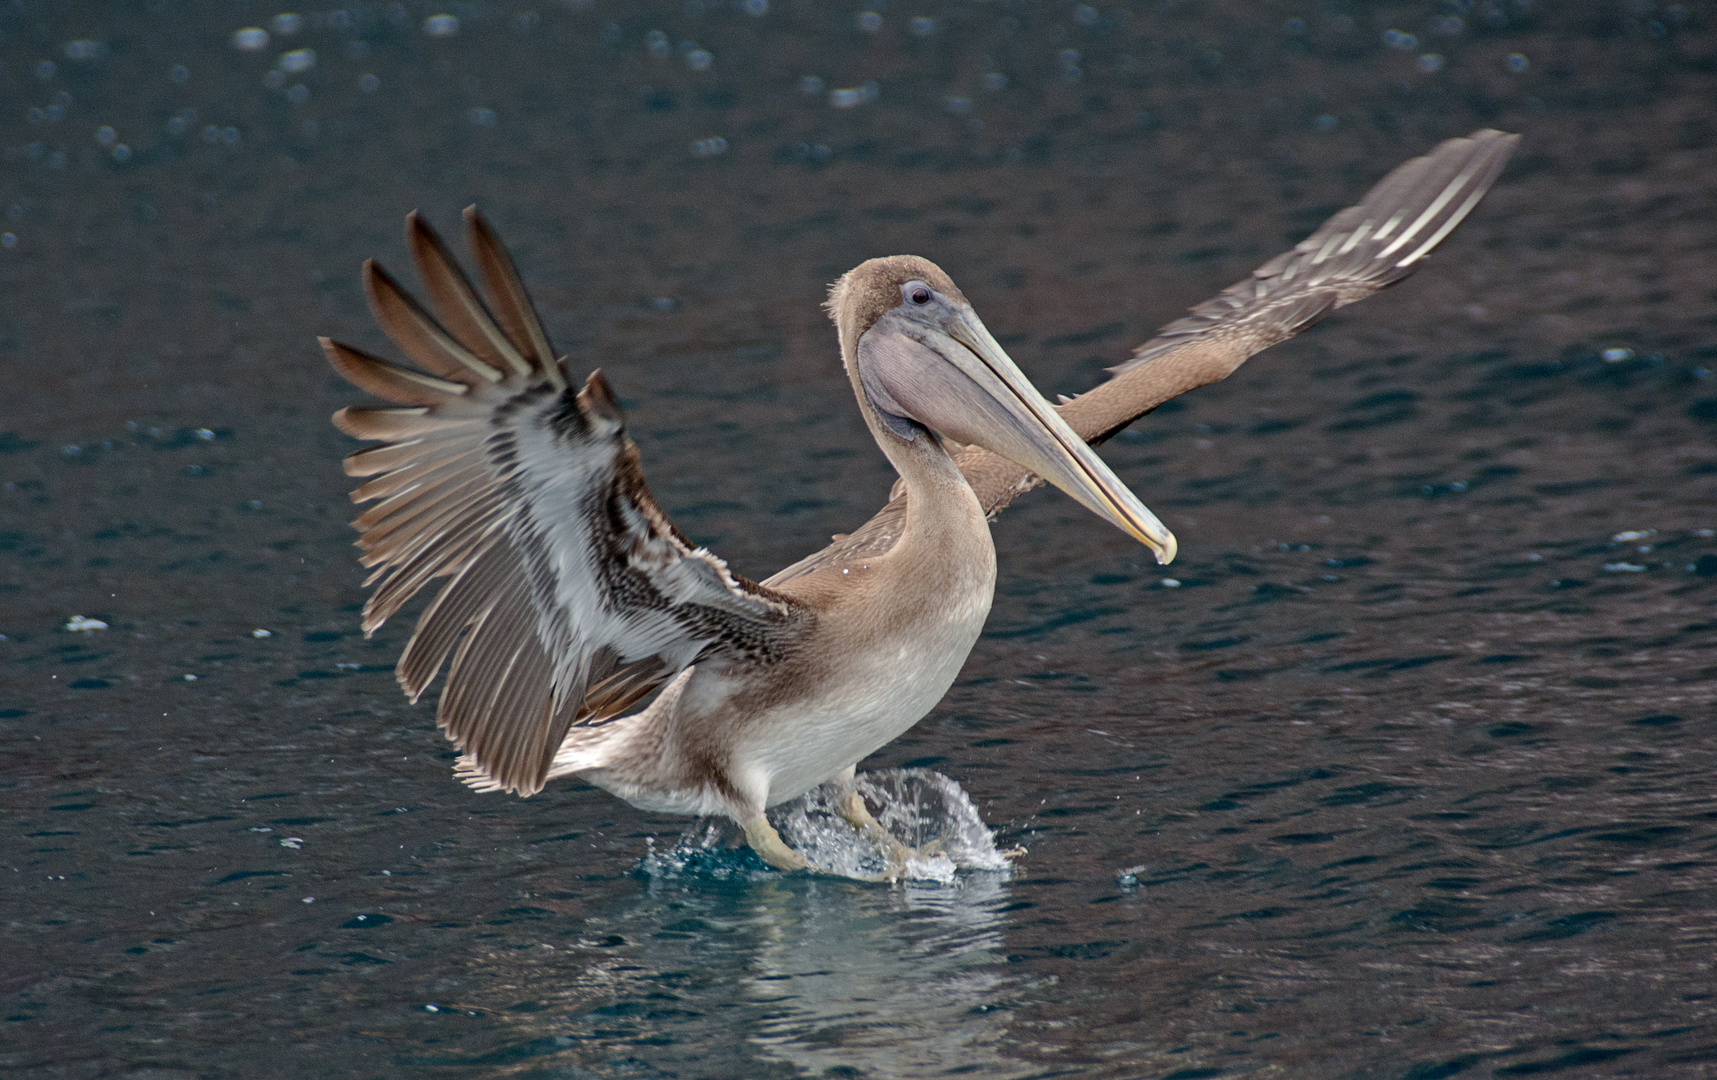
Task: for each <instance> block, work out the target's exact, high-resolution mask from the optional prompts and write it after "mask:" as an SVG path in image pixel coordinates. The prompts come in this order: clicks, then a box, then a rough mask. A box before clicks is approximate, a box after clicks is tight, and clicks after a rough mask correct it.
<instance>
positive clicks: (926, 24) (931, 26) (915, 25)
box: [906, 15, 937, 38]
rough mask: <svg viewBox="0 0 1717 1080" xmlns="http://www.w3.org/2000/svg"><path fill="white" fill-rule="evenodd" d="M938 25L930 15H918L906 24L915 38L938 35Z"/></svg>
mask: <svg viewBox="0 0 1717 1080" xmlns="http://www.w3.org/2000/svg"><path fill="white" fill-rule="evenodd" d="M936 25H937V24H936V20H935V19H932V18H930V17H929V16H928V15H918V16H914V17H913V19H912V21H911V22H909V23H907V24H906V28H907V29H908V30H909V31H911V33H912V36H913V37H921V38H927V37H931V36H932V35H934V34H935V33H936Z"/></svg>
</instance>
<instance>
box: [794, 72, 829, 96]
mask: <svg viewBox="0 0 1717 1080" xmlns="http://www.w3.org/2000/svg"><path fill="white" fill-rule="evenodd" d="M824 85H825V84H824V82H823V80H822V79H819V78H817V76H815V75H806V76H804V77H803V78H801V79H800V80H799V93H801V94H806V95H809V96H811V97H816V96H817V95H818V94H821V93H822V92H823V87H824Z"/></svg>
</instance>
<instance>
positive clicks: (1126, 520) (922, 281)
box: [829, 255, 1175, 563]
mask: <svg viewBox="0 0 1717 1080" xmlns="http://www.w3.org/2000/svg"><path fill="white" fill-rule="evenodd" d="M829 313H830V315H831V317H833V319H834V321H835V326H836V328H837V330H838V331H839V333H840V338H841V356H842V357H843V359H844V360H845V362H846V365H847V372H848V374H849V375H850V376H851V377H852V380H853V384H854V388H855V390H856V391H857V393H858V395H859V399H860V401H861V403H862V404H863V405H864V406H865V408H866V411H867V412H868V413H870V414H871V415H872V418H873V425H872V426H873V427H874V428H875V429H876V431H877V433H878V438H879V439H895V440H899V441H900V442H903V443H908V444H911V443H915V442H917V441H918V440H920V439H923V440H932V441H933V440H935V439H937V437H943V438H947V439H952V440H954V441H955V442H959V443H969V444H974V445H977V446H981V447H983V448H985V449H986V450H989V451H991V452H993V453H996V454H1000V455H1001V456H1002V457H1005V458H1007V459H1008V460H1009V461H1012V462H1014V463H1015V464H1018V465H1020V466H1021V467H1023V468H1026V469H1030V470H1031V471H1032V472H1034V473H1036V474H1037V475H1039V476H1041V477H1043V478H1044V479H1045V480H1047V481H1049V482H1050V483H1051V484H1054V485H1055V486H1056V487H1058V488H1060V489H1061V490H1062V491H1064V492H1066V493H1067V494H1068V495H1069V496H1071V497H1072V498H1073V499H1074V501H1075V502H1078V503H1079V504H1080V505H1081V506H1083V507H1085V508H1086V509H1087V510H1090V511H1091V512H1092V513H1093V514H1096V515H1097V516H1098V517H1100V518H1103V519H1104V520H1106V521H1108V522H1110V523H1111V524H1113V525H1115V526H1116V527H1118V528H1119V529H1121V530H1122V531H1123V532H1125V533H1127V534H1128V535H1129V536H1132V537H1133V538H1134V539H1136V540H1138V541H1139V542H1141V543H1143V544H1145V545H1147V546H1149V547H1150V548H1151V550H1152V551H1153V552H1155V553H1156V558H1157V562H1159V563H1167V562H1169V560H1171V559H1173V558H1174V555H1175V538H1174V534H1173V533H1171V532H1169V531H1168V529H1167V528H1165V527H1164V526H1163V523H1162V522H1160V521H1158V520H1157V519H1156V515H1154V514H1152V513H1151V512H1150V511H1149V510H1147V509H1146V508H1145V505H1144V504H1143V503H1141V502H1140V501H1139V499H1138V496H1136V495H1134V494H1133V493H1132V492H1131V491H1129V490H1127V485H1125V484H1123V483H1122V482H1121V480H1120V478H1119V477H1117V476H1116V475H1115V474H1114V472H1112V471H1111V470H1110V469H1109V467H1108V466H1107V465H1105V464H1103V460H1102V459H1101V458H1099V457H1098V456H1097V454H1096V453H1095V452H1094V451H1093V450H1092V449H1091V448H1090V447H1089V446H1088V445H1086V443H1085V440H1084V439H1081V438H1080V437H1079V436H1078V435H1076V434H1074V432H1073V429H1072V428H1070V427H1068V426H1067V422H1066V421H1064V420H1063V419H1061V416H1060V415H1059V414H1058V413H1057V412H1056V411H1055V408H1054V406H1052V405H1050V403H1049V402H1047V401H1045V400H1044V398H1043V395H1042V394H1039V393H1038V392H1037V388H1036V387H1034V386H1032V385H1031V381H1030V380H1029V379H1027V378H1026V377H1025V373H1024V372H1022V371H1020V369H1019V367H1018V366H1017V365H1016V364H1015V363H1014V362H1013V360H1012V359H1010V358H1009V357H1008V354H1007V352H1006V351H1004V350H1003V349H1002V347H1001V345H999V344H997V342H996V339H995V338H994V337H992V336H991V335H990V332H989V330H987V329H986V328H985V327H984V324H983V321H982V320H981V319H979V318H978V315H977V312H975V311H973V310H972V305H971V304H970V303H968V302H967V301H966V298H965V296H963V295H961V293H960V290H959V289H958V288H956V287H955V285H954V282H953V281H952V280H951V279H950V278H949V277H948V275H947V274H945V273H943V272H942V270H941V268H940V267H938V266H937V265H936V264H935V263H933V262H931V261H929V260H928V259H921V258H918V257H917V256H915V255H895V256H890V257H888V258H884V259H871V260H869V261H868V262H864V263H861V264H860V265H859V266H858V267H857V268H855V269H854V270H852V271H851V272H849V273H848V274H846V275H845V276H844V277H842V278H841V279H840V281H838V282H836V283H835V286H834V288H833V289H832V290H830V293H829Z"/></svg>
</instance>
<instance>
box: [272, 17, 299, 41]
mask: <svg viewBox="0 0 1717 1080" xmlns="http://www.w3.org/2000/svg"><path fill="white" fill-rule="evenodd" d="M268 26H269V29H271V30H273V31H274V32H275V33H277V34H279V35H281V36H282V37H287V36H290V35H292V34H296V33H297V32H298V31H300V30H302V29H304V16H302V15H300V14H298V13H297V12H294V11H283V12H281V13H280V14H279V15H276V16H275V17H274V18H273V20H271V21H270V22H269V24H268Z"/></svg>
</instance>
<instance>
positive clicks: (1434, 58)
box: [1419, 53, 1448, 75]
mask: <svg viewBox="0 0 1717 1080" xmlns="http://www.w3.org/2000/svg"><path fill="white" fill-rule="evenodd" d="M1447 63H1448V61H1447V60H1445V59H1444V58H1443V54H1442V53H1426V54H1425V55H1424V56H1421V57H1420V58H1419V70H1420V71H1423V72H1424V73H1425V74H1427V75H1431V74H1434V73H1436V72H1439V71H1441V70H1443V68H1444V66H1445V65H1446V64H1447Z"/></svg>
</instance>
